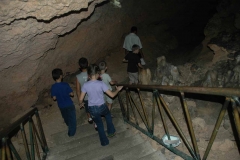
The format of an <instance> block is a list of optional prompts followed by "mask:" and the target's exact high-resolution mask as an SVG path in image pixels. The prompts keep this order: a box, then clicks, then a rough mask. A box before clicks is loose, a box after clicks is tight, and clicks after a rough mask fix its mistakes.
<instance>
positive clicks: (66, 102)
mask: <svg viewBox="0 0 240 160" xmlns="http://www.w3.org/2000/svg"><path fill="white" fill-rule="evenodd" d="M71 92H72V89H71V88H70V86H69V84H68V83H66V82H57V83H55V84H53V85H52V89H51V93H52V96H56V100H57V103H58V107H59V108H64V107H68V106H71V105H73V101H72V99H71V97H70V96H69V93H71Z"/></svg>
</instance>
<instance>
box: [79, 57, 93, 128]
mask: <svg viewBox="0 0 240 160" xmlns="http://www.w3.org/2000/svg"><path fill="white" fill-rule="evenodd" d="M78 64H79V67H80V69H81V71H82V72H81V73H80V74H78V75H76V92H77V96H78V99H79V97H80V94H81V88H82V87H83V85H84V83H86V82H87V81H88V74H87V67H88V60H87V59H86V58H84V57H82V58H80V59H79V61H78ZM84 108H85V111H86V113H87V117H88V123H90V124H92V123H93V120H92V118H91V116H90V114H89V111H88V95H87V94H86V95H85V97H84ZM80 109H81V108H80Z"/></svg>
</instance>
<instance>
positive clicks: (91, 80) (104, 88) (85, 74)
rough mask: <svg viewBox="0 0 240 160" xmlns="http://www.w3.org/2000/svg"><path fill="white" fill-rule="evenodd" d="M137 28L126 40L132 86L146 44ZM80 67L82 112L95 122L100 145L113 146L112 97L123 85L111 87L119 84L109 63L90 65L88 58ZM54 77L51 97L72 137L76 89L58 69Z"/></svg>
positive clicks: (79, 88) (78, 85) (136, 78)
mask: <svg viewBox="0 0 240 160" xmlns="http://www.w3.org/2000/svg"><path fill="white" fill-rule="evenodd" d="M136 33H137V27H132V28H131V33H130V34H129V35H128V36H126V38H125V40H124V46H123V48H125V58H124V60H123V61H124V62H128V67H127V71H128V75H129V79H130V81H129V83H130V84H133V83H135V84H137V83H138V67H140V68H143V66H142V64H141V63H142V62H141V59H143V52H142V51H141V48H142V44H141V41H140V39H139V37H138V36H137V35H136ZM78 63H79V67H80V69H81V73H80V74H78V75H77V76H76V93H77V97H78V101H79V107H80V109H82V108H85V110H86V113H87V117H88V122H89V123H90V124H92V123H93V122H94V123H95V129H97V131H98V134H99V138H100V142H101V145H102V146H106V145H108V144H109V140H108V137H113V136H114V135H115V132H116V130H115V127H114V125H113V123H112V117H113V116H112V115H111V113H110V110H111V107H112V103H113V101H112V98H113V97H115V96H116V95H117V94H118V92H119V91H120V90H121V89H122V88H123V86H116V90H115V91H112V87H111V85H114V84H115V83H116V82H115V81H113V80H112V79H111V77H110V76H109V75H108V74H107V73H106V70H107V64H106V62H105V61H102V62H100V63H99V65H96V64H91V65H89V64H88V60H87V59H86V58H84V57H82V58H80V59H79V62H78ZM52 77H53V79H54V81H55V82H56V83H55V84H53V85H52V87H51V96H52V98H53V100H56V101H57V103H58V107H59V109H60V111H61V114H62V117H63V119H64V122H65V123H66V125H67V126H68V136H69V137H72V136H74V135H75V133H76V126H77V124H76V110H75V106H74V103H73V101H72V99H71V97H73V96H74V93H73V90H72V89H71V87H70V86H69V84H68V83H66V82H63V81H62V80H63V71H62V70H61V69H59V68H56V69H54V70H53V71H52ZM102 116H104V117H105V119H106V123H107V134H108V136H107V135H106V134H105V131H104V125H103V122H102Z"/></svg>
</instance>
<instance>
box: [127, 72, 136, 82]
mask: <svg viewBox="0 0 240 160" xmlns="http://www.w3.org/2000/svg"><path fill="white" fill-rule="evenodd" d="M128 77H129V80H130V83H135V84H138V72H135V73H131V72H128Z"/></svg>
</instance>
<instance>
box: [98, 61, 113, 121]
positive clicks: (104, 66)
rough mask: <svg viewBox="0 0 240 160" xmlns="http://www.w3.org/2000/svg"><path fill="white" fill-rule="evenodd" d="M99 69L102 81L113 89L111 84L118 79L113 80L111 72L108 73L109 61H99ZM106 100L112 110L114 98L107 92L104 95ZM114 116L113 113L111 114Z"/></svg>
mask: <svg viewBox="0 0 240 160" xmlns="http://www.w3.org/2000/svg"><path fill="white" fill-rule="evenodd" d="M98 66H99V69H100V70H101V75H100V77H101V79H102V81H103V82H104V83H105V84H106V85H107V86H108V88H109V90H110V91H112V87H111V85H114V84H116V81H113V80H112V78H111V77H110V76H109V74H107V73H106V70H107V63H106V62H105V61H102V62H100V63H99V65H98ZM104 98H105V101H106V102H107V106H108V109H109V110H110V111H111V109H112V104H113V99H112V98H110V97H109V96H108V95H106V94H105V96H104ZM111 116H112V117H113V115H112V114H111Z"/></svg>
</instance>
